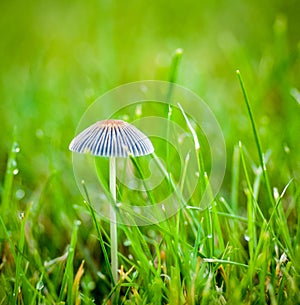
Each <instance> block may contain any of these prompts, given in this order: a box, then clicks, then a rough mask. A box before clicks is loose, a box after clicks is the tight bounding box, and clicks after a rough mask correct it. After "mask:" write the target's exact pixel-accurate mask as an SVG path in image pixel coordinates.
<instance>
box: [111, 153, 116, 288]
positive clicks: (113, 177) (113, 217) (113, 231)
mask: <svg viewBox="0 0 300 305" xmlns="http://www.w3.org/2000/svg"><path fill="white" fill-rule="evenodd" d="M109 188H110V192H111V195H112V198H113V201H114V202H113V204H111V206H110V242H111V246H110V247H111V248H110V249H111V271H112V274H113V278H114V282H115V283H117V281H118V253H117V250H118V236H117V215H116V211H115V207H116V203H117V196H116V158H115V157H110V158H109Z"/></svg>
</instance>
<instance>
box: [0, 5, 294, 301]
mask: <svg viewBox="0 0 300 305" xmlns="http://www.w3.org/2000/svg"><path fill="white" fill-rule="evenodd" d="M16 4H18V5H16ZM126 5H127V6H126ZM126 5H125V4H123V3H119V4H118V5H117V4H110V3H108V2H105V1H103V2H101V3H100V2H96V1H91V2H89V3H84V2H81V1H79V0H78V1H74V3H73V4H72V6H71V7H70V4H69V3H68V2H67V1H60V2H58V1H54V2H51V4H50V2H49V3H48V2H47V3H46V2H45V3H43V4H41V3H38V2H36V1H31V2H30V3H27V4H26V11H27V14H23V11H24V10H25V7H23V6H24V5H23V4H22V2H18V1H16V2H13V3H4V2H3V3H1V4H0V6H1V12H2V13H1V14H2V15H3V16H2V17H3V18H1V21H0V32H1V34H2V37H3V39H2V41H1V48H0V55H1V60H2V61H3V64H2V65H1V68H0V69H1V72H2V73H1V87H0V90H1V91H0V92H1V97H2V103H1V105H0V108H1V112H0V119H1V126H2V128H1V131H2V132H1V139H2V141H1V143H0V160H1V163H0V166H1V170H0V181H1V206H0V304H26V305H27V304H64V303H65V304H80V303H81V304H106V303H110V300H111V299H112V296H114V298H113V300H114V303H116V304H195V305H197V304H272V305H273V304H299V303H300V297H299V296H300V291H299V290H300V287H299V281H300V278H299V275H300V268H299V265H298V262H299V260H300V255H299V253H300V222H299V219H300V218H299V216H300V214H299V213H300V206H299V204H300V199H299V198H300V191H299V170H300V167H299V164H300V159H299V153H298V152H299V151H300V146H299V141H298V134H299V130H300V126H299V102H297V100H296V99H295V98H294V96H295V92H298V91H299V85H298V84H299V75H298V74H299V73H298V71H299V48H298V45H297V44H298V33H297V30H296V29H298V28H299V18H298V17H297V11H298V4H297V3H290V4H286V3H285V2H282V3H281V2H280V1H279V2H276V3H273V2H272V3H271V2H270V1H265V2H259V3H258V2H257V1H253V2H251V4H246V3H244V4H243V3H239V4H237V3H231V2H220V3H214V2H211V3H210V4H207V5H206V7H205V10H203V8H202V6H201V3H199V4H193V3H192V2H189V1H188V3H186V4H182V3H181V2H176V1H175V2H174V3H173V4H172V6H170V5H169V4H168V2H167V1H161V2H160V3H156V2H155V3H153V4H152V5H149V7H148V8H147V10H145V8H144V4H143V3H140V2H138V1H133V2H132V3H128V4H126ZM185 5H187V7H185ZM141 12H143V14H144V15H143V16H141V14H140V13H141ZM266 12H267V13H266ZM241 15H242V17H243V18H240V16H241ZM126 16H128V18H129V19H130V20H132V24H130V23H128V18H127V17H126ZM154 16H155V22H153V18H154ZM253 16H257V18H256V21H257V22H255V24H253V22H252V21H253ZM142 17H143V18H142ZM15 20H19V22H18V23H16V22H15ZM74 20H76V21H77V22H75V21H74ZM137 24H138V25H139V26H136V25H137ZM220 24H221V25H222V26H221V25H220ZM249 24H251V26H249ZM98 25H100V26H98ZM125 25H126V26H125ZM23 29H27V31H26V33H24V30H23ZM125 29H126V30H125ZM25 34H26V35H25ZM128 41H130V43H129V42H128ZM17 42H18V44H17ZM17 45H18V47H16V46H17ZM178 47H182V48H183V49H184V52H183V53H181V52H179V51H177V52H175V55H174V56H173V57H172V56H171V54H172V53H173V52H174V50H176V49H177V48H178ZM20 50H22V52H21V51H20ZM137 50H138V51H137ZM124 59H125V60H124ZM237 68H239V69H241V73H238V74H237V75H236V74H235V73H234V71H235V70H236V69H237ZM241 75H242V76H243V81H242V78H241ZM139 79H161V80H170V81H171V82H176V83H179V84H180V85H183V86H185V87H187V88H189V89H192V90H194V91H195V92H196V93H198V94H199V95H200V96H201V97H203V98H204V100H205V101H206V102H208V103H209V105H210V107H211V108H212V110H213V111H214V113H215V115H216V117H217V118H218V120H219V122H220V125H221V127H222V130H223V133H224V137H225V139H226V144H227V154H228V156H227V164H228V165H227V170H226V175H225V179H224V182H223V185H222V188H221V190H220V192H219V194H218V195H217V196H216V198H211V199H212V204H211V205H210V206H209V207H207V208H206V209H204V210H201V209H199V208H198V207H197V202H198V200H199V197H200V196H201V194H202V193H203V191H204V189H205V187H208V188H209V187H210V186H209V182H208V177H207V175H208V174H209V172H208V174H206V171H205V169H204V167H207V170H209V166H208V165H209V161H210V160H209V157H208V154H207V151H206V148H205V147H204V150H202V146H201V144H202V142H201V140H202V135H201V133H200V131H199V130H198V129H197V128H195V129H193V127H194V125H193V124H192V122H190V121H189V120H190V119H191V118H190V117H189V116H188V115H187V116H185V112H184V108H182V109H180V107H179V106H178V108H177V109H175V108H174V109H172V112H170V111H169V109H168V111H165V117H166V118H167V119H169V120H170V121H171V120H175V121H176V122H177V123H180V125H181V126H182V128H184V130H185V131H186V132H187V133H188V134H189V136H190V138H191V139H194V143H196V142H195V141H196V137H198V139H199V141H200V150H197V147H195V148H193V149H194V150H195V151H197V158H198V159H197V162H198V163H197V166H198V168H199V169H201V170H200V171H199V173H200V174H199V181H198V184H197V191H196V192H195V193H194V194H193V196H192V198H191V199H190V200H189V202H184V207H183V208H182V209H181V210H180V211H179V212H178V213H177V214H176V215H175V216H173V217H171V218H169V219H168V220H166V221H164V222H161V223H158V224H155V225H151V226H145V227H127V226H124V225H120V226H119V227H118V259H119V269H120V276H119V281H118V282H117V283H116V285H113V284H112V283H113V280H112V271H111V269H110V263H109V262H110V255H109V253H110V245H111V242H110V237H109V224H108V223H107V222H105V221H103V220H102V219H100V218H99V216H98V215H97V213H95V212H94V210H93V209H92V208H91V206H90V204H89V202H84V201H83V199H82V197H81V194H80V192H79V190H78V188H77V186H76V184H75V181H74V177H73V174H72V164H71V155H70V153H69V152H68V149H67V147H68V144H69V142H70V140H71V138H72V137H73V136H74V131H75V129H76V125H77V122H78V120H79V118H80V116H81V115H82V113H83V111H84V110H85V109H86V107H87V106H88V105H89V104H90V103H91V102H93V101H94V100H95V99H96V98H97V96H99V95H101V94H103V93H104V92H106V91H107V90H109V89H111V88H114V87H115V86H116V85H119V84H122V83H126V82H130V81H135V80H139ZM297 86H298V87H297ZM170 90H171V87H170ZM297 90H298V91H297ZM170 97H171V92H170ZM151 111H153V113H156V111H158V109H152V110H151ZM122 115H123V113H120V116H122ZM128 115H129V120H133V119H134V115H135V114H134V109H133V111H132V113H129V114H128ZM14 126H15V128H14ZM167 132H168V134H171V133H172V128H171V127H170V129H168V131H167ZM153 142H154V146H155V148H156V151H155V153H156V156H158V157H162V158H163V159H165V164H166V167H167V168H170V169H171V171H172V170H173V171H174V173H172V174H173V175H165V178H164V184H163V187H162V188H158V189H157V190H156V192H153V193H151V192H149V193H148V197H147V198H150V200H153V198H156V197H155V196H158V197H159V198H162V197H164V195H165V194H164V191H165V189H172V187H173V186H174V180H175V181H176V179H177V174H178V173H177V171H178V170H179V168H177V167H175V166H174V164H175V162H174V160H176V152H174V151H173V149H172V147H171V146H170V147H167V149H165V145H164V143H161V142H159V141H158V140H157V139H153ZM204 146H205V145H204ZM153 158H155V156H153ZM146 161H148V159H147V160H146ZM185 162H186V164H185V165H186V166H187V164H188V158H187V159H186V161H185ZM146 163H147V162H145V164H144V163H143V161H142V160H137V163H135V162H133V165H134V166H135V167H137V169H136V171H137V175H138V176H141V175H143V174H144V175H146V176H147V175H148V174H147V173H148V168H147V164H146ZM139 166H140V167H139ZM106 167H107V165H106ZM106 167H105V168H106ZM183 172H184V171H183ZM104 176H105V174H104ZM189 183H190V181H187V180H185V179H184V181H182V183H181V185H180V189H179V190H177V191H178V192H177V196H178V198H177V199H178V200H182V196H181V193H182V191H184V189H185V188H186V187H189ZM117 196H119V198H120V197H121V196H122V198H124V199H128V198H135V197H138V196H139V195H138V194H135V193H134V194H132V192H129V191H128V189H127V188H126V187H125V186H123V185H122V184H121V183H120V182H119V183H118V192H117ZM138 200H141V198H140V197H139V198H138Z"/></svg>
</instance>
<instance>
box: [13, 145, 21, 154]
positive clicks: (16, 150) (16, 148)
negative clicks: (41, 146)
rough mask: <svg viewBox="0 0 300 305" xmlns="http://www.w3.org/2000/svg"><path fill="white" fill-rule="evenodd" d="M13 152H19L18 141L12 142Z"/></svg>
mask: <svg viewBox="0 0 300 305" xmlns="http://www.w3.org/2000/svg"><path fill="white" fill-rule="evenodd" d="M12 150H13V152H15V153H18V152H20V147H19V144H18V143H14V147H13V149H12Z"/></svg>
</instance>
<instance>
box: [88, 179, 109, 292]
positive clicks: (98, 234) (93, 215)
mask: <svg viewBox="0 0 300 305" xmlns="http://www.w3.org/2000/svg"><path fill="white" fill-rule="evenodd" d="M82 187H83V189H84V193H85V196H86V201H85V202H86V205H87V207H88V209H89V211H90V214H91V216H92V220H93V222H94V226H95V228H96V231H97V236H98V240H99V243H100V247H101V249H102V252H103V256H104V260H105V264H106V267H107V270H108V272H109V276H110V278H111V280H112V285H113V286H114V285H115V282H114V277H113V274H112V270H111V266H110V262H109V257H108V254H107V251H106V248H105V245H104V241H103V238H102V234H101V231H100V229H99V225H98V222H97V219H96V214H95V211H94V209H93V207H92V205H91V202H90V197H89V194H88V191H87V188H86V186H85V183H84V181H82Z"/></svg>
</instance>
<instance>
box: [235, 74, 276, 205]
mask: <svg viewBox="0 0 300 305" xmlns="http://www.w3.org/2000/svg"><path fill="white" fill-rule="evenodd" d="M236 74H237V77H238V80H239V82H240V86H241V89H242V92H243V96H244V100H245V103H246V106H247V110H248V115H249V118H250V122H251V126H252V131H253V135H254V139H255V143H256V147H257V151H258V157H259V162H260V166H261V168H262V171H263V176H264V180H265V186H266V190H267V194H268V198H269V202H270V204H271V206H273V207H274V205H275V202H274V198H273V195H272V189H271V185H270V181H269V176H268V173H267V167H266V164H265V160H264V154H263V151H262V148H261V144H260V140H259V136H258V132H257V129H256V125H255V120H254V116H253V112H252V108H251V105H250V102H249V99H248V95H247V92H246V89H245V86H244V83H243V80H242V76H241V73H240V71H239V70H237V71H236Z"/></svg>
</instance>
